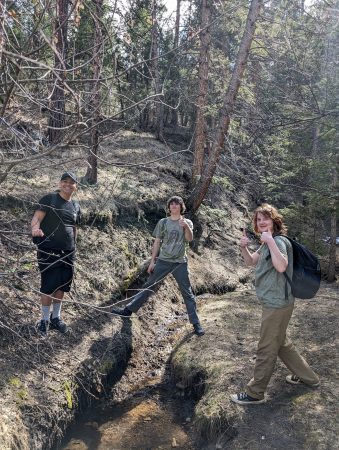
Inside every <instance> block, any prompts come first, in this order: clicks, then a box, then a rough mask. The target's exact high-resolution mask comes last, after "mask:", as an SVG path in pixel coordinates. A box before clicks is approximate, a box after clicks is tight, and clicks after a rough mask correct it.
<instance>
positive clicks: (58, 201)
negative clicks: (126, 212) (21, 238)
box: [31, 172, 80, 336]
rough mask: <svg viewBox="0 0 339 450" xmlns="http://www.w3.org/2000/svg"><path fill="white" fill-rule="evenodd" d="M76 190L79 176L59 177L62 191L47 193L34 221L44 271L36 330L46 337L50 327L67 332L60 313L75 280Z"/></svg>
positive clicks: (33, 225) (66, 174)
mask: <svg viewBox="0 0 339 450" xmlns="http://www.w3.org/2000/svg"><path fill="white" fill-rule="evenodd" d="M76 189H77V178H76V176H75V175H74V174H73V173H72V172H65V173H64V174H63V175H62V176H61V179H60V190H59V192H53V193H51V194H47V195H45V196H44V197H42V198H41V199H40V200H39V202H38V207H37V210H36V211H35V213H34V216H33V219H32V222H31V228H32V236H33V241H34V243H36V244H37V246H38V265H39V270H40V274H41V288H40V292H41V309H42V317H41V320H40V321H39V322H38V324H37V330H38V332H39V333H40V334H41V335H42V336H46V334H47V331H48V329H55V330H58V331H60V332H61V333H65V332H66V331H67V325H66V324H65V322H64V321H63V320H61V318H60V312H61V302H62V299H63V297H64V293H65V292H69V291H70V288H71V284H72V280H73V262H74V255H75V238H76V225H77V224H78V223H79V221H80V207H79V204H78V202H75V201H74V200H72V195H73V193H74V192H75V191H76ZM52 301H53V310H52V313H50V306H51V304H52Z"/></svg>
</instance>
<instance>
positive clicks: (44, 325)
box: [36, 319, 49, 337]
mask: <svg viewBox="0 0 339 450" xmlns="http://www.w3.org/2000/svg"><path fill="white" fill-rule="evenodd" d="M48 328H49V321H48V320H43V319H42V320H39V322H38V323H37V324H36V330H37V332H38V333H39V334H40V336H42V337H45V336H47V333H48Z"/></svg>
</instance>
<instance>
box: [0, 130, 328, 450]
mask: <svg viewBox="0 0 339 450" xmlns="http://www.w3.org/2000/svg"><path fill="white" fill-rule="evenodd" d="M85 150H86V149H85V148H78V149H72V156H73V157H74V160H72V162H71V163H70V162H69V161H68V158H69V153H68V150H65V151H62V152H59V153H58V154H57V155H51V156H49V157H48V159H47V158H46V159H45V160H42V161H39V164H35V166H34V167H33V165H32V167H26V169H25V171H22V172H16V173H13V174H11V175H10V176H9V178H8V179H7V181H6V183H4V184H2V185H1V186H0V200H1V216H0V231H1V233H0V235H1V244H0V245H1V248H0V250H1V251H0V255H1V256H0V277H1V283H2V285H1V287H0V365H1V373H0V391H1V395H0V410H1V420H0V448H1V449H3V450H7V449H20V450H26V449H29V450H35V449H37V450H38V449H50V448H51V445H52V444H53V443H55V442H56V441H57V440H60V438H61V437H62V435H63V433H64V430H65V428H66V427H67V426H68V425H69V424H70V423H71V422H72V421H73V419H74V417H75V415H76V413H77V412H78V411H79V410H80V411H82V410H84V409H85V408H86V406H88V405H89V404H90V403H91V402H92V401H94V400H95V399H97V398H100V397H102V396H104V395H109V396H110V397H113V398H114V400H122V399H124V398H126V397H127V396H128V395H130V394H131V393H133V392H135V391H136V390H138V389H139V388H140V386H143V385H144V383H145V380H148V379H149V378H150V377H153V376H154V375H152V374H153V373H156V375H157V371H160V372H161V367H162V366H163V365H164V364H165V362H166V361H167V359H168V357H169V354H170V352H171V350H172V346H173V345H174V344H175V343H176V342H177V340H178V339H179V340H181V339H182V336H185V337H186V339H188V337H190V336H191V330H190V327H189V326H186V319H185V318H184V316H182V315H181V313H183V305H182V303H181V297H180V295H179V293H178V291H177V289H176V287H175V284H174V283H173V280H171V278H168V279H167V280H166V282H165V283H164V285H163V286H162V287H161V288H160V290H159V291H158V293H157V294H156V295H155V296H154V297H153V299H152V300H151V301H150V304H149V305H148V306H147V307H145V308H143V309H142V311H140V314H138V317H137V318H134V319H132V321H127V322H122V321H121V319H117V318H114V317H112V315H110V314H109V305H111V304H112V303H114V302H115V301H121V300H123V299H124V298H125V297H126V296H128V295H131V293H132V292H135V291H130V290H128V289H131V288H135V287H137V286H140V284H141V283H142V281H143V279H144V277H145V271H144V268H145V260H146V259H147V258H148V257H149V252H150V246H151V242H152V239H151V231H152V229H153V227H154V225H155V223H156V222H157V220H158V219H159V218H161V217H163V216H164V204H165V200H166V198H167V197H168V196H169V195H170V194H172V193H174V192H175V193H177V194H179V195H180V194H182V195H183V196H185V188H186V179H187V174H188V172H189V167H190V159H189V154H188V153H187V152H182V153H173V151H174V150H176V151H181V150H183V148H182V147H180V146H174V147H172V148H169V147H168V146H165V145H161V144H159V143H158V142H157V141H156V140H155V139H153V138H152V136H150V135H145V134H144V135H140V134H136V133H132V132H124V133H121V134H118V135H116V136H115V137H114V139H113V138H110V139H108V140H106V141H105V142H103V145H102V148H101V157H102V158H103V160H104V161H106V162H104V161H103V162H102V163H101V165H100V168H99V180H100V183H99V184H98V185H97V186H94V187H87V186H84V185H82V186H81V187H80V189H79V192H78V194H77V197H78V198H79V200H80V202H81V206H82V210H83V213H84V224H83V225H82V226H81V228H80V230H79V239H78V259H77V263H76V268H77V273H76V277H75V283H74V288H73V289H72V293H71V295H69V296H67V297H66V301H65V304H64V307H63V318H64V319H65V320H66V322H67V323H69V325H70V328H71V331H70V332H69V333H67V334H66V335H64V336H61V335H58V334H55V333H52V332H51V333H50V335H49V337H48V339H44V340H42V339H41V338H39V337H38V336H37V335H36V333H35V330H34V323H35V321H36V320H38V318H39V300H38V295H37V290H38V289H39V276H38V271H37V267H36V260H35V249H34V246H33V244H31V242H30V238H29V235H28V234H26V235H25V234H24V233H26V232H28V223H29V220H30V218H31V215H32V212H33V207H32V203H33V202H34V201H35V200H37V199H38V198H40V197H41V196H42V195H43V194H45V193H46V192H49V191H51V190H52V189H53V188H54V187H56V186H57V180H58V177H59V176H60V173H61V172H62V171H63V170H64V169H66V168H67V169H69V170H75V171H76V172H78V173H79V174H81V173H84V172H85V167H86V165H85V163H84V162H83V161H85V159H86V151H85ZM164 155H167V156H168V159H165V160H159V158H160V157H163V156H164ZM147 161H153V162H151V163H149V164H148V163H147ZM154 161H156V162H154ZM131 162H133V164H136V163H138V164H139V166H131V165H128V164H129V163H131ZM121 163H124V164H126V165H125V166H121ZM246 203H247V198H246V195H245V194H244V193H242V192H241V188H240V186H239V184H234V186H232V189H230V187H229V186H228V187H227V189H226V188H225V187H223V186H222V185H219V184H215V185H213V186H212V187H211V190H210V194H209V198H208V199H206V202H205V205H204V206H203V207H202V208H201V210H200V212H199V216H198V217H197V218H195V220H194V222H195V225H196V229H195V236H196V239H195V241H194V247H192V249H191V251H190V268H191V273H192V283H193V285H194V288H195V290H196V292H197V293H199V294H201V293H204V292H211V293H214V294H217V293H219V294H221V293H225V292H230V291H234V290H238V289H241V288H243V286H244V284H245V283H247V282H248V280H249V278H250V275H249V271H248V270H244V269H243V264H242V261H241V258H240V256H239V252H238V247H237V244H236V241H237V240H238V238H239V236H240V232H239V227H241V226H244V225H245V224H246V223H247V221H248V216H247V209H246V207H245V206H244V205H246ZM202 301H203V300H202ZM213 304H214V303H210V302H206V310H205V311H206V312H204V320H203V321H204V323H205V324H206V325H207V328H208V334H207V336H206V337H204V338H203V339H204V340H202V341H200V340H199V341H198V340H197V339H191V338H190V339H188V340H189V341H191V342H192V343H193V344H194V343H195V342H197V343H196V346H197V347H196V351H197V354H200V353H201V349H202V348H203V347H204V346H205V345H207V342H209V345H210V347H208V348H206V349H205V350H206V351H205V353H206V352H208V354H210V355H211V356H212V355H214V359H216V360H219V359H225V356H224V355H225V354H224V350H225V348H223V349H222V351H221V349H220V350H218V345H217V344H218V342H219V341H220V339H219V330H222V329H228V328H230V329H231V327H233V328H234V327H235V324H234V323H233V322H232V320H233V319H234V317H235V316H234V317H232V316H230V318H229V319H227V317H226V316H225V318H224V319H223V320H220V317H224V312H223V311H224V309H225V307H223V306H222V303H220V304H219V303H217V304H216V306H212V305H213ZM239 305H240V306H239V307H238V309H236V308H234V305H233V304H232V309H231V311H233V312H234V313H235V312H236V311H238V314H239V318H238V319H239V320H238V319H237V320H238V321H237V322H236V323H237V324H238V327H240V329H241V330H242V333H241V335H240V336H239V340H240V341H239V342H242V343H243V344H244V343H245V344H246V345H243V346H242V347H241V348H247V343H248V351H249V352H250V353H249V354H252V353H253V352H254V347H255V337H254V336H253V337H252V338H250V337H249V335H247V333H246V332H245V331H247V330H248V329H250V326H249V325H250V324H252V323H253V324H254V321H251V320H249V319H250V318H252V314H254V315H255V314H257V313H256V312H254V309H253V311H252V309H251V310H248V305H247V304H245V303H244V305H243V306H244V307H243V309H242V306H241V305H242V303H241V302H240V303H239ZM215 308H217V309H220V317H219V316H218V317H217V316H216V317H215V319H216V321H215V320H214V318H213V321H212V317H214V316H213V314H214V309H215ZM328 308H329V309H328V311H327V314H328V315H330V316H331V317H332V316H333V315H334V312H333V306H332V303H330V306H329V307H328ZM226 310H227V308H226ZM249 311H250V312H249ZM310 311H311V310H310ZM212 313H213V314H212ZM305 313H306V314H310V320H314V324H315V325H314V326H316V324H317V319H318V317H317V314H318V312H317V311H314V313H312V314H313V315H312V314H311V313H310V312H308V310H305ZM313 318H314V319H313ZM242 319H244V320H242ZM227 320H231V323H230V324H229V325H230V326H228V327H225V326H224V324H225V323H227ZM324 320H325V311H324ZM173 321H174V323H177V324H178V325H175V327H174V328H178V327H179V328H181V329H182V331H181V332H180V333H183V335H181V334H180V335H179V336H178V335H176V333H175V332H171V330H167V331H166V332H165V331H164V325H166V324H172V323H173ZM211 321H212V322H213V326H212V322H211ZM217 324H219V325H220V326H219V327H218V326H217ZM182 327H183V328H182ZM244 327H245V328H246V330H243V328H244ZM170 328H171V326H170ZM327 329H328V327H327V326H326V330H327ZM238 330H239V328H234V329H233V334H232V335H230V336H229V338H230V339H231V341H232V342H233V341H234V340H235V342H237V338H236V336H237V333H238ZM326 330H325V329H324V330H323V329H321V331H322V332H325V331H326ZM168 331H169V333H168ZM213 333H215V334H213ZM209 335H210V337H212V336H214V337H213V339H214V343H215V348H214V347H211V341H210V340H209V338H208V336H209ZM161 339H163V342H162V343H161ZM312 339H313V336H312ZM159 342H160V343H159ZM301 342H302V343H303V345H304V341H301ZM310 342H313V340H312V341H310ZM239 345H241V344H239ZM316 345H318V344H316ZM201 346H202V347H201ZM305 346H306V348H307V349H310V347H311V346H310V345H308V342H305ZM181 347H183V346H181ZM236 353H237V354H238V356H237V357H236V356H235V350H233V353H232V356H234V358H230V359H229V365H230V369H229V370H231V368H232V367H233V370H235V369H236V370H237V372H236V373H234V380H233V381H232V382H234V383H235V382H236V381H237V380H240V376H241V375H244V379H245V378H246V376H245V375H249V372H250V364H249V361H247V360H246V361H244V358H243V357H241V355H240V352H239V349H238V348H237V352H236ZM312 355H313V354H311V356H312ZM314 355H318V352H314ZM307 356H308V355H307ZM189 357H190V359H191V355H190V356H189ZM237 358H238V359H237ZM249 359H250V358H249ZM319 361H320V362H319V364H323V359H321V360H319ZM234 362H236V364H234ZM239 362H241V370H243V371H244V373H243V374H242V373H241V371H240V372H239ZM176 366H177V367H179V365H178V364H176ZM246 371H247V372H246ZM195 374H196V378H195V382H196V381H197V380H200V382H201V383H200V384H201V389H202V390H201V392H200V394H201V393H202V392H203V390H204V389H206V388H205V387H204V386H205V385H204V384H203V383H202V381H203V380H204V378H206V373H205V372H204V371H200V368H199V369H198V370H196V371H195ZM157 376H158V375H157ZM177 376H180V371H179V372H178V373H177ZM331 377H332V374H331ZM331 379H332V378H331ZM112 385H114V388H113V391H111V386H112ZM204 398H205V400H204ZM220 398H221V400H220V405H227V408H229V406H228V404H227V403H223V402H225V400H223V399H225V398H226V395H225V393H224V395H223V397H220ZM206 399H207V397H205V396H204V397H202V399H201V402H202V403H200V402H199V404H198V406H197V409H196V417H197V421H196V424H197V429H203V427H202V426H201V425H200V424H206V430H207V431H208V430H210V427H211V424H210V423H209V422H208V421H206V418H205V417H204V416H201V415H200V413H199V408H200V406H199V405H201V404H203V403H204V401H207V400H206ZM218 405H219V401H218V402H217V406H216V407H217V410H218V411H219V410H220V407H219V406H218ZM315 410H316V409H315ZM240 415H241V414H240V413H237V414H233V416H234V420H233V419H232V421H231V425H230V426H232V427H236V428H239V429H240V427H241V426H242V425H241V423H242V422H241V421H239V422H236V420H235V419H236V417H237V416H239V417H240ZM211 417H212V416H211ZM213 417H214V416H213ZM218 417H219V416H218ZM220 418H221V419H220V424H221V425H222V426H224V424H226V425H227V426H229V425H228V423H229V422H228V420H229V419H228V418H227V421H226V422H224V416H222V415H220ZM314 420H315V419H314ZM212 422H213V427H212V433H209V436H217V434H218V433H219V431H220V426H219V427H215V423H216V422H215V420H214V419H213V421H212ZM330 423H332V422H330ZM331 426H332V425H331ZM232 429H233V428H232ZM227 433H228V431H227ZM234 442H236V441H234ZM239 442H240V441H239ZM239 448H241V447H239ZM244 448H246V447H244ZM250 448H255V447H251V446H250ZM261 448H263V447H261ZM318 448H322V447H318ZM323 448H325V447H323Z"/></svg>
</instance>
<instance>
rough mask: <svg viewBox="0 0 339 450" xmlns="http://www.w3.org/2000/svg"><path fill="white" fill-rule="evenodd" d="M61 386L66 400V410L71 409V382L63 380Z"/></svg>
mask: <svg viewBox="0 0 339 450" xmlns="http://www.w3.org/2000/svg"><path fill="white" fill-rule="evenodd" d="M62 386H63V390H64V394H65V398H66V403H67V408H68V409H73V394H72V387H73V386H72V382H71V381H69V380H65V381H64V382H63V385H62Z"/></svg>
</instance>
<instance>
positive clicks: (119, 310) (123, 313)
mask: <svg viewBox="0 0 339 450" xmlns="http://www.w3.org/2000/svg"><path fill="white" fill-rule="evenodd" d="M111 313H113V314H116V315H118V316H121V317H130V316H131V315H132V311H131V310H129V309H128V308H127V306H125V307H124V308H120V307H119V306H116V307H114V308H112V309H111Z"/></svg>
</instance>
